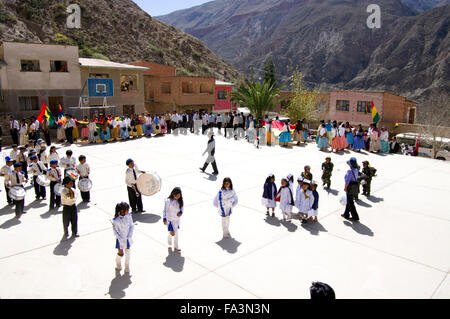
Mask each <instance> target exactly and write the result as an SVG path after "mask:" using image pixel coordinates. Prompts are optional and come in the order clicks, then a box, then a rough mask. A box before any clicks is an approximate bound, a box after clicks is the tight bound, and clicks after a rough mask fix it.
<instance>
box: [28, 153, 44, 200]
mask: <svg viewBox="0 0 450 319" xmlns="http://www.w3.org/2000/svg"><path fill="white" fill-rule="evenodd" d="M30 160H31V165H30V168H29V171H30V173H31V174H33V185H34V192H35V194H36V200H39V199H40V198H42V199H43V200H46V197H47V192H46V190H45V187H44V186H41V185H39V184H38V182H37V178H38V177H39V176H40V175H44V174H46V171H47V170H46V168H45V166H44V164H43V163H42V162H41V161H38V158H37V156H36V155H32V156H31V157H30Z"/></svg>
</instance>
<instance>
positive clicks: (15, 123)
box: [9, 120, 19, 130]
mask: <svg viewBox="0 0 450 319" xmlns="http://www.w3.org/2000/svg"><path fill="white" fill-rule="evenodd" d="M9 127H10V128H11V129H16V130H19V122H18V121H16V120H14V121H10V122H9Z"/></svg>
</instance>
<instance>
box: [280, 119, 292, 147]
mask: <svg viewBox="0 0 450 319" xmlns="http://www.w3.org/2000/svg"><path fill="white" fill-rule="evenodd" d="M291 142H292V134H291V130H290V129H289V122H288V123H287V124H284V127H283V132H282V133H281V134H280V145H281V146H288V145H289V143H291Z"/></svg>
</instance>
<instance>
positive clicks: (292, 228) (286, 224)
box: [280, 220, 298, 233]
mask: <svg viewBox="0 0 450 319" xmlns="http://www.w3.org/2000/svg"><path fill="white" fill-rule="evenodd" d="M280 224H281V225H283V226H284V227H286V229H287V230H288V231H289V232H290V233H294V232H295V231H296V230H297V229H298V226H297V225H295V224H294V223H292V222H288V221H285V220H282V221H280Z"/></svg>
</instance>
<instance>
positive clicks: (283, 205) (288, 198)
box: [277, 178, 295, 222]
mask: <svg viewBox="0 0 450 319" xmlns="http://www.w3.org/2000/svg"><path fill="white" fill-rule="evenodd" d="M277 198H279V200H280V209H281V212H282V213H283V220H286V216H287V220H288V222H291V219H292V207H293V206H294V205H295V203H294V197H293V195H292V191H291V189H290V187H289V181H288V180H287V179H286V178H283V179H282V180H281V188H280V190H279V191H278V195H277Z"/></svg>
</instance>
